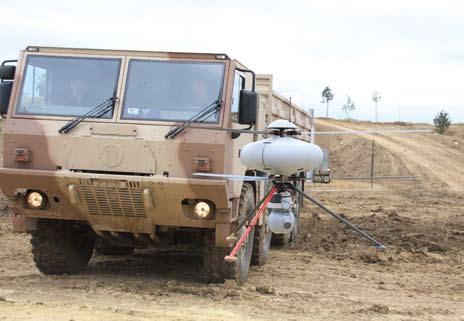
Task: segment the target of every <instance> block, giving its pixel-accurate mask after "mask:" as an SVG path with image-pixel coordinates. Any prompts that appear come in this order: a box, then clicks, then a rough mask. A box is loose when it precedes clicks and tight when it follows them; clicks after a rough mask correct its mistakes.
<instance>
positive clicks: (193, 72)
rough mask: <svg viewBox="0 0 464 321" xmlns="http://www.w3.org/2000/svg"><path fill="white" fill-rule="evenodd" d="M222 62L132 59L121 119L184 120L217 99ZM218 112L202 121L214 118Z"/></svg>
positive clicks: (222, 72) (221, 76)
mask: <svg viewBox="0 0 464 321" xmlns="http://www.w3.org/2000/svg"><path fill="white" fill-rule="evenodd" d="M223 79H224V64H223V63H215V62H214V63H207V62H179V61H177V62H173V61H159V60H138V59H132V60H131V61H130V62H129V73H128V77H127V83H126V91H125V94H124V96H125V98H124V102H123V111H122V118H123V119H138V120H164V121H187V120H190V119H191V118H192V117H193V116H195V115H196V114H197V113H198V112H200V111H201V110H203V109H204V108H205V106H208V105H211V104H212V102H214V101H216V100H218V99H221V97H220V96H221V90H222V83H223ZM218 119H219V113H215V114H214V115H211V116H210V117H208V118H207V119H205V120H204V121H203V122H218Z"/></svg>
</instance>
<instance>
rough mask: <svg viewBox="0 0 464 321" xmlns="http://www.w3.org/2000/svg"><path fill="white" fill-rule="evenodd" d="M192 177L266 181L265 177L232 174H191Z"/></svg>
mask: <svg viewBox="0 0 464 321" xmlns="http://www.w3.org/2000/svg"><path fill="white" fill-rule="evenodd" d="M192 175H193V176H202V177H214V178H225V179H228V180H231V181H268V180H269V177H267V176H242V175H232V174H212V173H193V174H192Z"/></svg>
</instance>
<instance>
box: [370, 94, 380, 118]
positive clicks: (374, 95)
mask: <svg viewBox="0 0 464 321" xmlns="http://www.w3.org/2000/svg"><path fill="white" fill-rule="evenodd" d="M381 99H382V96H381V95H380V93H379V92H378V91H374V93H373V94H372V100H373V101H374V103H375V122H377V104H378V103H379V101H380V100H381Z"/></svg>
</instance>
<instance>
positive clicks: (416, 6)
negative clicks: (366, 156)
mask: <svg viewBox="0 0 464 321" xmlns="http://www.w3.org/2000/svg"><path fill="white" fill-rule="evenodd" d="M0 3H1V9H0V40H1V46H0V58H3V59H11V58H15V57H17V53H18V51H19V50H20V49H22V48H24V47H25V46H27V45H46V46H63V47H66V46H68V47H88V48H111V49H135V50H161V51H194V52H202V51H204V52H225V53H227V54H229V55H230V56H232V57H233V58H236V59H238V60H240V61H241V62H243V63H244V64H245V65H247V66H248V67H249V68H252V69H254V70H255V71H256V72H258V73H272V74H274V83H275V89H276V90H277V91H278V92H280V93H282V94H284V95H285V96H287V97H289V96H291V97H292V100H293V101H294V102H296V103H297V104H299V105H303V107H305V108H314V109H315V111H316V115H320V116H322V115H325V105H323V104H321V91H322V90H323V88H324V87H325V86H327V85H328V86H330V88H332V90H333V92H334V93H335V99H334V101H333V102H332V103H331V106H330V110H329V113H330V116H332V117H338V118H342V117H344V114H343V113H342V111H341V106H342V105H343V103H344V102H345V100H346V95H349V96H350V97H351V98H352V100H353V101H354V102H355V103H356V106H357V109H356V111H355V112H354V113H352V117H354V118H358V119H367V120H372V119H373V118H374V103H373V102H372V93H373V92H374V91H376V90H377V91H380V92H381V94H382V101H381V103H380V105H379V120H382V121H395V120H402V121H428V122H430V121H431V120H432V118H433V116H434V115H435V114H436V113H437V112H438V111H440V110H441V109H445V110H446V111H448V112H449V113H450V115H451V118H452V120H453V121H455V122H464V18H463V17H464V3H462V4H461V2H460V1H446V0H441V1H424V0H422V1H407V0H404V1H396V0H390V1H379V0H376V1H373V0H368V1H346V0H345V1H343V0H339V1H330V0H325V1H309V0H306V1H289V0H287V1H251V0H248V1H241V0H235V1H230V0H229V1H204V0H196V1H174V0H171V1H156V0H152V1H143V0H142V1H136V0H132V1H130V0H112V1H97V0H92V1H88V0H78V1H65V0H60V1H57V0H40V1H25V0H22V1H6V0H0Z"/></svg>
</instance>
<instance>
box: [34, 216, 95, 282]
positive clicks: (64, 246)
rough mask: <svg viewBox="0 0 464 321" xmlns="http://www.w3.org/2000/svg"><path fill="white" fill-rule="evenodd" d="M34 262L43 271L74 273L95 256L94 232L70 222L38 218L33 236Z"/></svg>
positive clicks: (87, 227) (84, 226)
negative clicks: (93, 254)
mask: <svg viewBox="0 0 464 321" xmlns="http://www.w3.org/2000/svg"><path fill="white" fill-rule="evenodd" d="M31 244H32V255H33V258H34V262H35V265H36V266H37V268H38V269H39V271H40V272H42V273H44V274H75V273H78V272H80V271H82V270H83V269H84V268H85V267H86V266H87V264H88V263H89V260H90V258H91V257H92V253H93V248H94V245H95V234H94V232H93V231H92V229H91V228H90V227H89V226H87V225H83V224H77V223H75V222H71V221H58V220H39V221H38V222H37V229H36V230H35V231H34V232H33V233H32V238H31Z"/></svg>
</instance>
